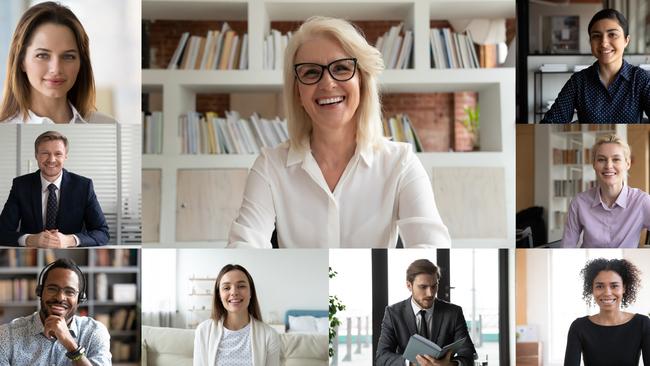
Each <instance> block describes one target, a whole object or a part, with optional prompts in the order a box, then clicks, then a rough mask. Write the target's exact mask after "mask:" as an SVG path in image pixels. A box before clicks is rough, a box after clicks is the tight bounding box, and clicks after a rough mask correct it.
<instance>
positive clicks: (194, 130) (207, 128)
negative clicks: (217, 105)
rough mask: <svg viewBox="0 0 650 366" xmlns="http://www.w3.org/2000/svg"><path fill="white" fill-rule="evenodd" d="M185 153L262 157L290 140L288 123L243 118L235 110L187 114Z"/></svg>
mask: <svg viewBox="0 0 650 366" xmlns="http://www.w3.org/2000/svg"><path fill="white" fill-rule="evenodd" d="M178 136H179V138H180V139H181V153H182V154H259V153H260V151H261V149H262V148H263V147H273V146H276V145H278V144H280V143H282V142H284V141H286V140H288V139H289V133H288V131H287V122H286V120H283V119H280V118H279V117H276V118H275V119H265V118H260V117H259V115H257V114H253V115H251V116H250V118H248V119H246V118H242V117H241V116H240V115H239V113H238V112H236V111H227V112H226V113H225V116H224V117H219V116H218V115H217V113H215V112H207V113H205V114H203V113H198V112H187V113H184V114H182V115H181V116H180V117H179V131H178Z"/></svg>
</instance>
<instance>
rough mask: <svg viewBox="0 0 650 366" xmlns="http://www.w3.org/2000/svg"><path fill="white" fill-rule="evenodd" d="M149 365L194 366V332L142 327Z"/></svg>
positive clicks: (190, 330)
mask: <svg viewBox="0 0 650 366" xmlns="http://www.w3.org/2000/svg"><path fill="white" fill-rule="evenodd" d="M142 339H143V340H145V341H146V343H147V345H146V350H147V356H146V359H147V362H148V364H149V365H178V366H182V365H187V366H192V356H193V355H194V330H193V329H178V328H159V327H149V326H146V325H143V326H142Z"/></svg>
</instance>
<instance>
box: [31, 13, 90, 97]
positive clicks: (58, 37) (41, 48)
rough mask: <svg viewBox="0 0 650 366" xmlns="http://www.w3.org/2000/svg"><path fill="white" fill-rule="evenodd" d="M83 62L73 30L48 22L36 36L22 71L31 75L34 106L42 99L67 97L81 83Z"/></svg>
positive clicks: (35, 33) (34, 35)
mask: <svg viewBox="0 0 650 366" xmlns="http://www.w3.org/2000/svg"><path fill="white" fill-rule="evenodd" d="M80 65H81V62H80V60H79V50H78V49H77V43H76V41H75V37H74V34H73V33H72V31H71V30H70V28H68V27H66V26H63V25H59V24H54V23H45V24H42V25H40V26H39V27H38V28H36V30H34V33H33V34H32V39H31V42H30V44H29V46H27V50H26V52H25V58H24V60H23V63H22V70H23V71H24V72H25V73H26V74H27V79H29V84H30V96H31V98H32V100H31V102H32V103H38V102H39V101H40V100H42V98H56V99H59V98H64V99H65V98H66V95H67V94H68V91H69V90H70V89H71V88H72V86H73V85H74V83H75V81H76V80H77V74H78V73H79V68H80Z"/></svg>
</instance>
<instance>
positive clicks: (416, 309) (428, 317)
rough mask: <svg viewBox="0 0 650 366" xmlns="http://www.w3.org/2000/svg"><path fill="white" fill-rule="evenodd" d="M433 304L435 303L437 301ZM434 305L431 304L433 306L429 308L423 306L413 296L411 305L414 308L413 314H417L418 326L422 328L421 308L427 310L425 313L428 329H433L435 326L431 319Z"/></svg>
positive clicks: (416, 322) (416, 323)
mask: <svg viewBox="0 0 650 366" xmlns="http://www.w3.org/2000/svg"><path fill="white" fill-rule="evenodd" d="M433 304H434V305H435V301H434V302H433ZM434 305H431V307H430V308H428V309H424V308H421V307H420V305H418V303H417V302H415V300H413V297H411V307H412V308H413V314H415V325H416V326H417V328H420V310H424V311H425V312H426V313H425V314H424V318H425V319H426V320H427V329H429V330H431V329H432V328H433V323H432V322H431V321H432V320H433V307H434Z"/></svg>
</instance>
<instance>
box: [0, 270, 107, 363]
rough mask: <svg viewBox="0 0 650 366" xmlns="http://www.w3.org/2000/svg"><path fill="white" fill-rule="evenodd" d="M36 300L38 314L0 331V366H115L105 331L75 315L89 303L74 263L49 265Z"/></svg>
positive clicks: (84, 282) (43, 274)
mask: <svg viewBox="0 0 650 366" xmlns="http://www.w3.org/2000/svg"><path fill="white" fill-rule="evenodd" d="M36 296H38V297H40V299H41V309H40V311H38V312H35V313H34V314H32V315H29V316H26V317H22V318H17V319H14V320H13V321H12V322H11V323H9V324H4V325H0V366H9V365H11V366H31V365H75V366H80V365H84V366H86V365H111V353H110V336H109V334H108V330H107V329H106V327H105V326H104V325H103V324H102V323H100V322H98V321H96V320H94V319H92V318H89V317H80V316H76V315H75V313H76V312H77V308H78V306H79V304H80V303H82V302H84V301H86V281H85V279H84V277H83V273H82V272H81V270H80V269H79V267H77V265H76V264H75V263H74V262H73V261H72V260H70V259H65V258H64V259H57V260H56V261H54V262H52V263H50V264H49V265H47V266H46V267H45V268H44V269H43V270H42V271H41V274H40V275H39V276H38V284H37V287H36Z"/></svg>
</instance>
